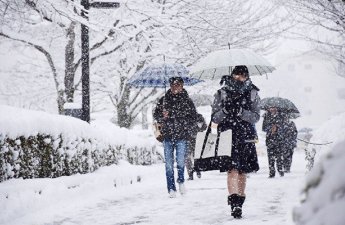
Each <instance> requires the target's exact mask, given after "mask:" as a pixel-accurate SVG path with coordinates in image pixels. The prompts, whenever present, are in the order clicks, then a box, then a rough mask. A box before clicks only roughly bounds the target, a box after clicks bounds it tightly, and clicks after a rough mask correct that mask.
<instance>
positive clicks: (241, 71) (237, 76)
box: [231, 65, 249, 82]
mask: <svg viewBox="0 0 345 225" xmlns="http://www.w3.org/2000/svg"><path fill="white" fill-rule="evenodd" d="M231 76H232V77H233V79H234V80H237V81H241V82H244V81H246V80H247V79H248V78H249V71H248V68H247V67H246V66H242V65H240V66H235V68H234V69H233V70H232V73H231Z"/></svg>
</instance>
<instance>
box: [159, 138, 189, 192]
mask: <svg viewBox="0 0 345 225" xmlns="http://www.w3.org/2000/svg"><path fill="white" fill-rule="evenodd" d="M163 145H164V158H165V176H166V179H167V188H168V192H170V191H176V186H175V177H174V149H176V162H177V183H183V182H184V161H185V155H186V150H187V141H186V140H170V139H164V141H163Z"/></svg>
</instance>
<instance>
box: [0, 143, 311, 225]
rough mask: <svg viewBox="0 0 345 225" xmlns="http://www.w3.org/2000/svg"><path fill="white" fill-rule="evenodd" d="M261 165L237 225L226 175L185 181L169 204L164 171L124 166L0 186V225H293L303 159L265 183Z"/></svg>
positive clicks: (297, 157)
mask: <svg viewBox="0 0 345 225" xmlns="http://www.w3.org/2000/svg"><path fill="white" fill-rule="evenodd" d="M259 163H260V166H261V169H260V170H259V172H258V173H256V174H250V176H249V178H248V184H247V200H246V202H245V204H244V209H243V210H244V217H243V219H241V220H235V219H233V217H232V216H231V215H230V207H229V206H227V189H226V174H225V173H219V172H217V171H211V172H205V173H203V174H202V178H201V179H198V178H196V179H195V180H193V181H186V187H187V194H186V195H184V196H181V195H178V196H177V198H176V199H170V198H168V194H167V191H166V184H165V172H164V165H163V164H157V165H153V166H133V165H130V164H128V163H127V162H125V161H122V162H121V163H120V165H119V166H109V167H104V168H101V169H99V170H98V171H96V172H94V173H91V174H85V175H74V176H70V177H60V178H56V179H33V180H21V179H12V180H8V181H6V182H3V183H1V184H0V193H1V195H0V211H1V213H0V224H11V225H16V224H18V225H25V224H32V225H39V224H45V225H48V224H54V225H58V224H59V225H60V224H61V225H70V224H83V225H84V224H85V225H86V224H90V225H91V224H105V225H106V224H107V225H108V224H109V225H110V224H118V225H119V224H157V225H158V224H232V225H235V224H247V225H251V224H252V225H260V224H265V225H266V224H271V225H277V224H280V225H290V224H293V221H292V210H293V207H295V206H297V205H298V204H299V196H300V190H301V188H302V185H303V183H304V177H305V160H304V153H303V151H300V150H298V151H296V153H295V155H294V161H293V166H292V172H291V173H290V174H286V175H285V176H284V177H276V178H274V179H268V178H267V177H268V168H267V158H266V156H265V155H262V156H260V157H259Z"/></svg>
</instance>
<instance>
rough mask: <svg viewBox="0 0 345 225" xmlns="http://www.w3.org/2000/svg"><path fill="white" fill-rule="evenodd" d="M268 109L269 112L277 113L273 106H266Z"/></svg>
mask: <svg viewBox="0 0 345 225" xmlns="http://www.w3.org/2000/svg"><path fill="white" fill-rule="evenodd" d="M268 111H269V112H270V113H271V114H277V113H278V109H277V108H275V107H271V108H268Z"/></svg>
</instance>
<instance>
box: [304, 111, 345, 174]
mask: <svg viewBox="0 0 345 225" xmlns="http://www.w3.org/2000/svg"><path fill="white" fill-rule="evenodd" d="M344 134H345V112H344V113H340V114H339V115H337V116H334V117H332V118H331V119H329V120H328V121H326V122H325V123H324V124H323V125H322V126H321V127H320V128H318V129H317V130H315V131H313V132H312V138H311V139H310V142H311V143H321V144H322V143H329V144H326V145H312V144H309V145H308V148H307V150H306V151H307V152H306V156H307V160H308V165H307V169H308V170H310V169H311V168H312V167H313V166H314V162H318V160H319V159H320V158H321V157H322V156H323V155H325V154H327V153H328V152H329V151H330V150H331V149H333V147H334V146H335V144H336V143H338V142H339V141H342V140H343V139H344V138H345V135H344Z"/></svg>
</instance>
